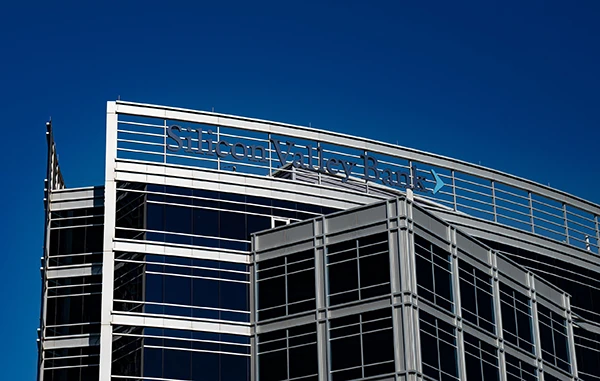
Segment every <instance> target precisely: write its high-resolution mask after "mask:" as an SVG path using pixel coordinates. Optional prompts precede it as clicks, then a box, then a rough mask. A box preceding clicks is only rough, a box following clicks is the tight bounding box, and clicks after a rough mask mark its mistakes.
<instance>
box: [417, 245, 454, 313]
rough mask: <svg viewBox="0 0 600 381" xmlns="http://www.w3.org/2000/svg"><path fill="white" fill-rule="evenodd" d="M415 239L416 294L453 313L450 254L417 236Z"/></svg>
mask: <svg viewBox="0 0 600 381" xmlns="http://www.w3.org/2000/svg"><path fill="white" fill-rule="evenodd" d="M414 238H415V260H416V262H417V293H418V294H419V296H420V297H422V298H424V299H426V300H429V301H430V302H432V303H434V304H436V305H438V306H440V307H442V308H444V309H447V310H448V311H454V301H453V297H452V262H451V256H450V253H449V252H448V251H447V250H444V249H442V248H441V247H439V246H437V245H434V244H433V243H431V242H428V241H427V240H426V239H424V238H423V237H420V236H419V235H416V234H415V235H414Z"/></svg>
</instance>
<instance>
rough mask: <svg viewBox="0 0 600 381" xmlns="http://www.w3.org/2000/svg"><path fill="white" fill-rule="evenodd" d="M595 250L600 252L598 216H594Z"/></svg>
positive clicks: (599, 223)
mask: <svg viewBox="0 0 600 381" xmlns="http://www.w3.org/2000/svg"><path fill="white" fill-rule="evenodd" d="M595 220H596V251H597V252H598V254H600V222H598V221H599V220H600V217H598V216H596V218H595Z"/></svg>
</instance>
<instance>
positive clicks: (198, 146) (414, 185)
mask: <svg viewBox="0 0 600 381" xmlns="http://www.w3.org/2000/svg"><path fill="white" fill-rule="evenodd" d="M167 136H168V140H167V150H168V151H170V152H177V151H180V150H184V151H185V152H186V153H188V154H197V155H203V156H214V157H218V158H220V159H225V158H228V157H229V156H230V157H231V158H233V159H234V160H238V161H242V160H248V161H254V162H263V163H266V162H268V159H267V147H265V146H263V145H260V144H246V143H244V142H240V141H236V142H231V141H227V140H225V139H219V138H217V135H216V134H214V133H213V132H212V131H211V130H209V131H207V133H204V132H203V131H202V130H200V129H198V130H196V129H190V128H185V127H181V126H177V125H172V126H169V127H168V128H167ZM269 143H270V145H271V147H272V148H273V150H274V152H275V155H276V157H272V158H271V160H275V161H278V162H279V164H280V165H281V167H283V166H284V165H286V164H288V163H291V165H292V166H294V167H295V168H298V169H305V170H309V171H313V172H318V173H325V174H330V175H334V176H341V177H342V182H347V181H348V180H349V179H350V177H351V176H358V177H361V178H362V179H363V180H365V181H375V182H380V183H381V184H383V185H387V186H390V187H396V188H403V189H407V188H408V189H412V190H414V191H417V192H422V193H429V192H431V193H433V194H436V193H437V192H438V191H439V190H440V189H441V188H442V187H443V186H444V182H443V181H442V179H441V178H440V177H439V175H438V174H437V173H436V172H435V170H433V169H431V170H430V174H431V176H432V178H433V181H435V186H434V187H433V189H431V190H430V189H427V188H426V186H425V182H426V181H427V178H426V177H425V176H423V175H422V174H421V173H419V172H418V171H417V167H416V165H415V164H412V165H411V167H410V168H408V169H404V168H403V169H398V170H392V169H390V168H382V167H380V166H379V162H378V161H377V158H376V157H375V156H373V155H370V154H368V153H365V154H362V155H360V160H359V161H351V160H347V159H345V158H344V159H342V158H340V157H339V156H331V155H330V156H328V157H325V155H324V151H323V148H322V147H321V146H320V145H318V144H315V145H314V146H312V145H306V146H305V147H298V146H296V145H295V143H294V142H292V141H286V142H282V141H280V140H278V139H270V141H269Z"/></svg>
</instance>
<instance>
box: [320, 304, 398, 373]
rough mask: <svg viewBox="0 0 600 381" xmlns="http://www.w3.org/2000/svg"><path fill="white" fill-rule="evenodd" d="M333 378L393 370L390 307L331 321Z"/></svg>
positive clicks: (330, 343) (330, 340) (330, 341)
mask: <svg viewBox="0 0 600 381" xmlns="http://www.w3.org/2000/svg"><path fill="white" fill-rule="evenodd" d="M329 345H330V352H331V368H330V369H331V379H332V381H346V380H353V379H359V378H360V379H362V378H365V377H371V376H376V375H381V374H391V373H394V334H393V329H392V310H391V309H390V308H387V309H382V310H375V311H369V312H364V313H361V314H357V315H350V316H345V317H341V318H336V319H332V320H330V321H329Z"/></svg>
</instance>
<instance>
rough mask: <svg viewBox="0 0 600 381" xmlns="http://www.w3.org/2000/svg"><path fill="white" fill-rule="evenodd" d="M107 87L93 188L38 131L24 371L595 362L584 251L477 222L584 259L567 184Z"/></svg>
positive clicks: (567, 374)
mask: <svg viewBox="0 0 600 381" xmlns="http://www.w3.org/2000/svg"><path fill="white" fill-rule="evenodd" d="M118 104H119V105H120V106H119V107H121V106H122V107H124V108H125V110H126V111H125V112H123V113H121V114H119V116H118V117H117V116H116V114H118V113H116V114H115V113H112V114H111V112H109V114H108V122H107V126H108V129H107V130H108V131H107V133H108V134H107V172H106V173H107V178H106V183H105V186H104V187H89V188H78V189H65V187H64V182H63V180H62V175H61V174H60V171H59V169H58V163H57V160H58V158H57V156H56V154H55V151H54V145H53V142H51V139H50V140H49V144H50V143H51V144H50V145H49V147H51V149H50V150H49V151H50V152H49V158H48V159H49V163H48V164H49V166H48V168H49V170H48V179H47V182H46V185H47V190H46V199H45V201H46V224H45V228H46V231H45V245H44V257H43V259H42V285H43V286H42V306H41V319H40V330H39V338H40V340H39V341H38V346H39V375H38V379H39V380H40V381H83V380H86V381H88V380H89V381H95V380H98V381H125V380H126V381H143V380H144V381H145V380H153V381H197V380H209V381H210V380H223V381H229V380H231V381H233V380H242V381H244V380H245V381H260V380H267V381H283V380H290V381H296V380H298V381H301V380H328V381H347V380H348V381H349V380H362V379H366V380H373V381H375V380H392V379H395V380H408V379H411V380H427V381H446V380H448V381H452V380H465V379H467V380H471V381H472V380H484V381H501V380H502V381H512V380H515V381H516V380H540V381H554V380H571V381H600V371H599V370H598V369H599V368H598V364H600V324H599V323H598V322H599V321H600V302H599V298H598V297H597V296H598V291H599V290H600V280H599V277H598V276H597V274H598V273H600V262H598V261H596V259H595V258H591V257H590V258H588V259H589V260H587V259H586V260H577V261H570V260H568V259H569V258H570V257H569V256H568V255H571V254H572V253H571V252H569V253H568V255H566V254H565V255H564V256H563V253H556V252H554V251H552V250H551V245H550V244H548V245H543V244H539V241H537V242H538V244H539V246H540V248H539V250H537V252H532V251H528V250H526V249H525V248H523V247H515V246H510V245H507V244H505V243H501V242H505V240H504V239H503V237H502V234H504V233H501V232H495V231H494V229H493V228H490V226H489V224H491V223H492V222H493V223H494V224H496V225H494V226H498V227H501V226H504V228H506V227H507V226H509V227H511V228H514V229H516V230H519V229H520V233H519V234H525V233H523V232H526V233H527V234H531V236H532V237H533V236H536V235H537V236H536V239H540V238H541V239H546V240H548V242H550V240H555V239H558V240H559V241H561V242H563V243H564V245H563V248H565V251H566V250H567V248H568V250H574V249H577V250H580V251H581V252H587V253H589V255H590V256H591V255H592V254H593V253H595V252H596V251H597V250H598V243H599V242H600V214H599V213H596V212H589V213H588V212H587V211H585V210H586V208H587V207H586V205H583V204H585V203H583V204H581V203H580V200H579V201H578V200H575V201H577V202H574V201H573V199H572V198H571V197H570V196H568V197H567V196H564V195H561V197H563V196H564V197H565V200H566V201H564V202H557V201H556V200H554V199H551V198H548V197H546V195H544V196H543V197H541V196H540V195H539V194H537V193H536V192H537V191H539V189H537V188H535V186H534V187H533V188H532V189H533V190H531V191H528V190H523V189H520V188H518V187H517V186H516V185H514V184H512V185H506V184H503V183H502V181H501V180H496V179H492V180H490V179H486V180H484V179H482V178H479V177H478V176H475V175H473V174H470V175H469V174H466V173H461V171H460V170H455V169H452V168H451V166H449V167H448V168H439V169H438V168H437V167H436V170H437V172H435V173H437V174H438V175H439V176H441V179H443V180H444V181H446V185H444V187H443V188H441V190H440V191H439V192H437V193H433V189H434V180H435V182H436V185H438V184H437V181H438V180H437V179H435V178H432V177H431V176H432V174H433V173H434V172H432V170H433V168H434V166H433V164H432V165H429V164H426V163H424V164H423V165H420V164H419V168H418V169H417V168H416V167H415V163H414V160H413V159H408V158H406V157H400V156H399V155H396V154H395V153H394V152H395V150H396V148H395V147H389V146H387V145H382V144H379V143H376V142H371V141H366V140H360V139H358V140H357V141H359V140H360V141H359V143H360V144H358V143H356V142H354V143H356V144H355V146H352V144H354V143H352V140H353V139H354V138H350V137H343V136H338V135H335V136H333V135H331V136H329V135H327V134H328V133H327V132H320V133H319V134H321V135H319V136H320V137H321V138H323V139H324V142H321V141H316V140H314V141H313V140H311V139H317V137H316V136H315V135H314V132H313V131H304V130H302V131H301V132H294V129H293V128H291V127H290V126H286V125H281V124H277V123H272V124H269V126H268V129H266V127H265V128H263V127H264V126H262V124H264V123H262V122H260V121H248V120H245V119H244V118H237V117H236V118H237V119H236V118H234V119H235V123H238V122H239V123H241V124H242V125H235V126H228V127H226V126H216V125H213V124H214V123H217V122H216V121H214V120H213V119H210V118H213V115H205V114H202V113H195V112H192V113H190V112H188V111H189V110H188V111H185V112H184V111H181V110H180V111H177V112H174V111H173V110H170V109H168V110H167V109H164V108H160V107H158V108H156V109H152V110H150V111H148V110H146V111H147V113H148V115H145V116H139V115H137V114H136V115H134V114H135V113H132V112H131V110H129V109H128V107H134V106H132V105H130V104H126V103H120V102H118ZM135 107H138V106H135ZM135 107H134V108H135ZM109 108H110V106H109ZM156 110H160V112H159V114H160V116H157V115H159V114H157V113H156V112H155V111H156ZM109 111H110V110H109ZM162 113H164V114H165V116H164V118H163V116H162ZM183 114H186V115H187V116H186V117H182V115H183ZM190 115H191V116H190ZM206 118H209V119H210V120H209V119H206ZM228 118H229V117H227V116H222V117H220V119H219V120H220V121H226V120H228ZM229 122H231V121H229ZM231 123H234V122H231ZM235 123H234V124H235ZM261 123H262V124H261ZM175 124H176V125H177V126H178V128H179V130H177V129H175V131H177V132H178V133H181V136H179V143H180V144H179V143H177V142H178V140H177V139H174V138H173V136H171V135H168V133H169V132H171V133H173V131H174V130H173V125H175ZM259 124H261V126H262V127H260V126H259V127H257V126H258V125H259ZM198 126H200V127H198ZM183 132H185V134H183ZM301 133H306V136H300V135H299V134H301ZM240 134H241V135H243V137H240ZM288 135H294V136H295V137H296V138H295V139H292V140H289V141H288V140H287V139H288V138H287V136H288ZM338 143H339V145H338ZM351 143H352V144H351ZM359 146H360V148H357V147H359ZM149 147H150V148H149ZM215 147H219V148H218V149H217V148H215ZM371 151H373V152H371ZM248 152H254V153H256V154H258V156H248V157H246V156H247V155H248ZM286 155H287V156H286ZM411 155H412V153H411ZM363 156H364V157H363ZM367 156H368V157H369V158H371V159H370V161H369V160H366V163H367V167H368V168H363V167H362V161H361V160H360V159H366V157H367ZM376 156H377V157H379V160H380V161H379V162H378V161H377V160H376V159H375V157H376ZM425 156H426V155H425ZM384 157H385V159H384ZM411 157H412V156H411ZM344 158H345V159H344ZM438 159H439V158H436V159H435V160H438ZM344 160H348V161H344ZM415 160H416V159H415ZM439 160H441V159H439ZM198 163H202V164H205V165H204V166H201V165H197V164H198ZM349 163H350V164H356V165H350V167H349V169H350V172H349V173H350V176H349V178H345V177H344V171H343V169H344V168H345V167H346V166H347V165H349ZM377 165H379V167H377ZM392 168H396V169H397V170H398V171H397V172H392V171H391V169H392ZM363 170H364V171H371V172H372V174H373V175H374V174H375V172H376V171H377V173H378V175H381V176H382V177H384V175H386V174H388V175H390V176H392V175H395V176H398V177H399V178H400V177H403V178H405V180H403V181H404V182H405V183H403V184H400V185H401V186H400V187H398V186H396V185H398V184H396V185H394V184H393V183H392V181H391V180H390V181H389V182H387V183H386V182H383V186H382V185H381V184H378V183H377V181H375V180H374V179H371V181H364V179H361V178H360V177H359V175H360V174H361V172H362V171H363ZM478 170H479V169H478ZM496 175H498V174H496V173H494V176H496ZM498 176H500V177H502V176H501V175H498ZM482 177H483V176H482ZM415 182H422V185H423V187H421V188H419V187H412V188H411V186H410V185H411V184H413V185H414V184H415ZM518 182H519V181H517V180H515V183H518ZM388 185H389V187H388ZM394 187H396V188H397V189H393V188H394ZM406 188H411V189H412V190H411V192H408V191H406ZM404 193H406V197H408V198H404V196H402V194H404ZM538 193H539V192H538ZM542 193H544V192H542ZM551 193H552V192H550V193H549V194H551ZM398 195H400V196H398ZM397 197H400V198H397ZM383 200H387V201H383ZM569 203H571V204H577V205H575V206H574V205H571V204H569ZM578 203H579V204H578ZM580 204H581V205H580ZM361 205H362V206H361ZM365 205H366V206H365ZM444 205H445V206H449V207H450V209H451V210H448V209H447V208H444V207H443V206H444ZM540 209H544V211H545V212H544V215H541V214H540ZM592 209H593V208H591V209H590V210H592ZM438 212H439V213H438ZM461 212H466V213H468V215H464V214H461ZM594 213H595V214H594ZM441 216H453V217H456V218H459V219H460V218H464V221H468V223H473V225H474V226H475V227H476V229H475V230H477V229H480V230H479V231H482V232H483V233H482V234H481V235H482V236H485V238H484V239H479V240H478V239H475V238H473V237H470V236H468V235H466V234H464V233H463V232H461V231H460V230H459V229H458V228H457V227H456V226H460V224H458V223H457V224H451V223H449V222H447V221H446V220H448V221H453V220H452V219H450V218H447V219H444V218H442V217H441ZM548 216H551V219H552V221H550V219H549V218H550V217H548ZM473 217H480V218H483V219H484V220H476V219H474V218H473ZM464 221H463V222H462V223H463V224H465V222H464ZM511 221H512V222H511ZM485 224H488V225H485ZM519 224H521V225H523V226H521V227H519V226H520V225H519ZM462 226H465V225H462ZM544 228H546V229H547V230H548V231H550V230H551V233H552V234H550V235H548V234H542V233H543V232H542V230H543V229H544ZM533 241H534V240H533V238H532V242H533ZM552 242H554V241H552ZM528 244H529V242H528ZM517 246H518V245H517ZM523 246H524V247H529V248H531V246H526V245H523ZM579 254H581V253H579ZM596 262H598V266H596ZM586 264H589V266H588V265H586Z"/></svg>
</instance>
